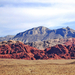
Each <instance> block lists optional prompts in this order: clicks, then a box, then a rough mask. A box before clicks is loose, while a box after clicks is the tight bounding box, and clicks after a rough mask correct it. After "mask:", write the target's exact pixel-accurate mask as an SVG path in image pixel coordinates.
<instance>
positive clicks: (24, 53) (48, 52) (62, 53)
mask: <svg viewBox="0 0 75 75" xmlns="http://www.w3.org/2000/svg"><path fill="white" fill-rule="evenodd" d="M0 58H10V59H25V60H39V59H49V60H50V59H75V46H74V45H69V46H64V45H61V44H59V45H56V46H54V47H49V48H47V49H45V50H38V49H37V48H34V47H31V46H28V45H25V44H23V43H21V42H19V43H15V44H4V45H0Z"/></svg>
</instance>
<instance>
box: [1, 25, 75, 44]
mask: <svg viewBox="0 0 75 75" xmlns="http://www.w3.org/2000/svg"><path fill="white" fill-rule="evenodd" d="M55 38H57V39H58V38H75V30H73V29H71V28H69V27H66V28H59V29H54V30H50V29H49V28H47V27H43V26H39V27H35V28H32V29H29V30H26V31H24V32H20V33H18V34H16V35H14V36H6V37H0V41H1V42H2V41H8V40H15V41H17V40H19V41H22V42H23V43H27V42H35V41H45V40H50V39H55Z"/></svg>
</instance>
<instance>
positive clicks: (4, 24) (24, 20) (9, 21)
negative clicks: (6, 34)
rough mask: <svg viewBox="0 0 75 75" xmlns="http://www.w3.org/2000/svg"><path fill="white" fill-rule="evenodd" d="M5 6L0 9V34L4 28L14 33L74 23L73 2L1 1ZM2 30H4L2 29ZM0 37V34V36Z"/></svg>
mask: <svg viewBox="0 0 75 75" xmlns="http://www.w3.org/2000/svg"><path fill="white" fill-rule="evenodd" d="M0 2H1V3H2V2H3V4H5V3H7V6H3V7H0V32H2V31H3V30H4V29H5V28H6V29H8V28H9V29H11V31H13V29H14V33H17V32H18V31H22V30H23V31H24V30H27V29H29V28H33V27H37V26H45V27H55V26H62V25H63V23H66V22H72V21H75V10H74V9H75V1H74V0H69V1H68V2H67V0H63V1H62V0H7V1H6V0H2V1H0ZM23 2H25V3H26V2H31V3H34V4H35V2H36V3H37V2H38V3H52V4H53V5H51V6H47V7H45V6H37V7H36V5H34V6H35V7H31V6H29V7H26V6H24V7H20V6H19V7H15V6H14V5H13V6H11V5H10V3H23ZM3 28H4V29H3ZM0 35H1V34H0Z"/></svg>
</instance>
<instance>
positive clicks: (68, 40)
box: [25, 38, 75, 50]
mask: <svg viewBox="0 0 75 75" xmlns="http://www.w3.org/2000/svg"><path fill="white" fill-rule="evenodd" d="M25 44H26V45H30V46H32V47H35V48H38V49H41V50H44V49H46V48H48V47H52V46H55V45H57V44H62V45H66V46H68V45H75V38H66V39H50V40H46V41H35V42H28V43H25Z"/></svg>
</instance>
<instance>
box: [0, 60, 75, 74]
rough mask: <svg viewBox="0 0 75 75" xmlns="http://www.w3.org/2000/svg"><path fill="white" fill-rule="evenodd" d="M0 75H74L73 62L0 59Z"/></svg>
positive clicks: (74, 66) (74, 62)
mask: <svg viewBox="0 0 75 75" xmlns="http://www.w3.org/2000/svg"><path fill="white" fill-rule="evenodd" d="M0 75H75V60H23V59H0Z"/></svg>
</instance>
